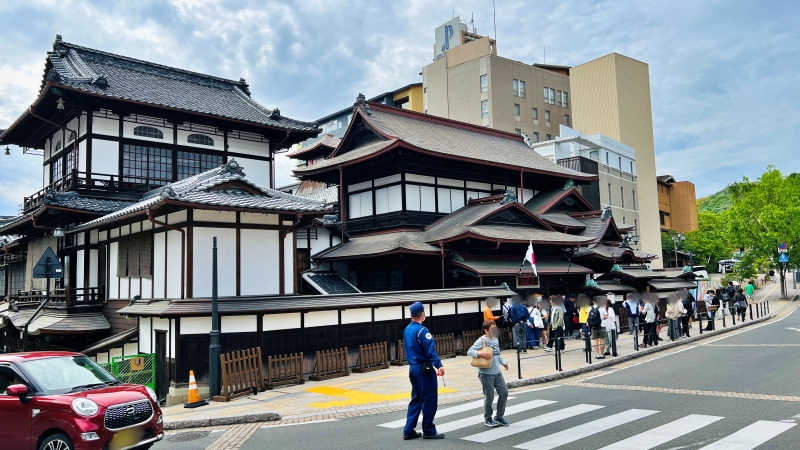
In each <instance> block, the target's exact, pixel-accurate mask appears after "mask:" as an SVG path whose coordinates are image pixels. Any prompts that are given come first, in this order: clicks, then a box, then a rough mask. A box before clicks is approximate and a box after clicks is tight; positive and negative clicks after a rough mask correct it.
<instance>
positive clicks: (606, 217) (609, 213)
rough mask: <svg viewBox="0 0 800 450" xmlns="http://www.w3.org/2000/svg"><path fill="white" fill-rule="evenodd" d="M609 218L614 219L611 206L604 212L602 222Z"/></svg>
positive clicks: (601, 216) (601, 217)
mask: <svg viewBox="0 0 800 450" xmlns="http://www.w3.org/2000/svg"><path fill="white" fill-rule="evenodd" d="M609 217H612V214H611V207H610V206H606V209H604V210H603V214H601V215H600V220H606V219H608V218H609Z"/></svg>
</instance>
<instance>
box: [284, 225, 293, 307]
mask: <svg viewBox="0 0 800 450" xmlns="http://www.w3.org/2000/svg"><path fill="white" fill-rule="evenodd" d="M283 282H284V287H283V292H284V293H286V294H291V293H293V292H294V233H287V234H286V237H285V238H284V239H283Z"/></svg>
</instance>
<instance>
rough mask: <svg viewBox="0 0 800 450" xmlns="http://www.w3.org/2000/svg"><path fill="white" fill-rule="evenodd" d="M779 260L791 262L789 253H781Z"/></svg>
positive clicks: (780, 261)
mask: <svg viewBox="0 0 800 450" xmlns="http://www.w3.org/2000/svg"><path fill="white" fill-rule="evenodd" d="M778 262H779V263H788V262H789V255H787V254H786V253H781V256H780V257H778Z"/></svg>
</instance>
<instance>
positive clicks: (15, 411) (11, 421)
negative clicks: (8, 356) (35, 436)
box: [0, 365, 32, 450]
mask: <svg viewBox="0 0 800 450" xmlns="http://www.w3.org/2000/svg"><path fill="white" fill-rule="evenodd" d="M21 380H23V377H22V376H20V375H19V373H17V371H16V370H15V369H14V368H13V367H11V366H9V365H0V424H3V425H2V426H0V442H2V443H3V445H2V447H3V448H15V449H16V448H18V449H25V450H28V449H31V441H32V438H31V422H32V416H31V404H32V402H31V401H30V397H28V398H27V399H26V398H25V397H21V398H20V397H17V396H12V395H8V394H6V388H8V386H10V385H12V384H26V383H24V382H23V383H19V382H20V381H21ZM30 388H31V387H30V386H28V389H30Z"/></svg>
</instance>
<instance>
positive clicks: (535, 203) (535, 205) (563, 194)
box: [525, 187, 594, 214]
mask: <svg viewBox="0 0 800 450" xmlns="http://www.w3.org/2000/svg"><path fill="white" fill-rule="evenodd" d="M572 194H575V198H578V199H579V201H580V202H581V203H583V206H584V207H586V209H587V210H592V209H594V208H593V207H592V206H591V205H589V203H588V202H586V199H584V198H583V196H582V195H580V192H578V190H577V188H575V187H571V188H569V189H566V190H564V189H553V190H551V191H544V192H540V193H538V194H536V195H535V196H534V197H533V198H532V199H530V200H528V201H527V202H525V208H527V209H528V210H529V211H533V212H535V213H537V214H546V213H548V212H549V211H550V209H551V208H552V207H554V206H556V205H558V204H559V203H560V202H561V200H563V199H565V198H567V197H569V196H570V195H572Z"/></svg>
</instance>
